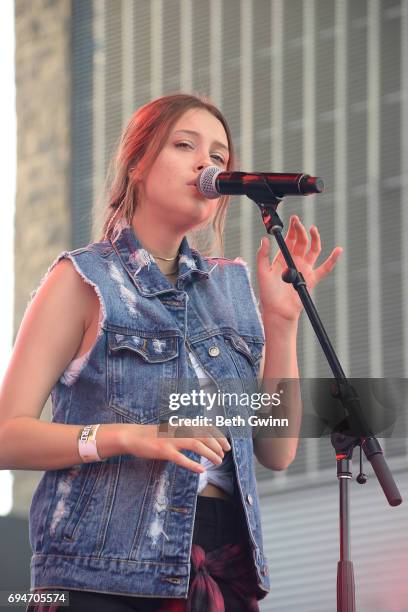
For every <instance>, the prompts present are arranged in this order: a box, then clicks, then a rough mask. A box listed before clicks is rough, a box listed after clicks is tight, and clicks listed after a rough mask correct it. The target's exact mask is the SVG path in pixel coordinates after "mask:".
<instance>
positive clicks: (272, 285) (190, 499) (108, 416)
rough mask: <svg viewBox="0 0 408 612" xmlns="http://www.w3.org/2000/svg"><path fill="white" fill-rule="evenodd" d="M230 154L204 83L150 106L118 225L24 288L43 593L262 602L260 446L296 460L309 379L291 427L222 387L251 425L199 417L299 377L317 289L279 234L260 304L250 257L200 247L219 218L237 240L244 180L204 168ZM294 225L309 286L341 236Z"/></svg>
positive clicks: (6, 407) (264, 265)
mask: <svg viewBox="0 0 408 612" xmlns="http://www.w3.org/2000/svg"><path fill="white" fill-rule="evenodd" d="M234 163H235V162H234V153H233V143H232V140H231V134H230V130H229V128H228V125H227V122H226V120H225V119H224V117H223V116H222V114H221V113H220V111H219V110H218V109H217V108H215V107H214V106H213V105H212V104H211V103H210V102H209V101H208V100H207V99H201V98H199V97H196V96H191V95H185V94H176V95H170V96H165V97H162V98H159V99H157V100H154V101H152V102H150V103H148V104H146V105H145V106H143V107H142V108H140V109H139V110H138V111H136V112H135V113H134V115H133V116H132V117H131V119H130V122H129V124H128V126H127V127H126V129H125V131H124V133H123V135H122V138H121V141H120V144H119V148H118V150H117V153H116V155H115V158H114V166H113V168H114V172H113V175H112V180H111V182H110V188H109V191H108V198H107V208H106V216H105V221H104V227H103V235H102V236H101V237H100V240H99V241H98V242H94V243H92V244H89V245H87V246H85V247H83V248H80V249H77V250H75V251H71V252H64V253H62V254H61V255H60V256H59V257H58V258H57V260H56V261H55V262H54V263H53V264H52V266H51V267H50V269H49V270H48V273H47V274H46V275H45V277H44V279H43V281H42V283H41V285H40V287H39V289H38V290H37V291H36V293H35V295H34V296H33V299H32V300H31V302H30V304H29V305H28V307H27V310H26V313H25V316H24V318H23V321H22V324H21V327H20V330H19V333H18V336H17V339H16V343H15V346H14V351H13V355H12V359H11V362H10V365H9V368H8V370H7V373H6V376H5V378H4V381H3V384H2V387H1V393H0V467H1V468H2V469H32V470H44V471H45V473H44V475H43V477H42V479H41V481H40V483H39V485H38V487H37V489H36V491H35V494H34V497H33V500H32V504H31V509H30V541H31V546H32V550H33V556H32V561H31V589H32V591H33V592H35V593H36V594H38V596H40V595H43V596H44V597H43V601H42V602H40V601H38V603H32V604H30V606H29V607H28V610H56V609H58V606H59V603H58V601H54V602H53V603H52V604H51V599H49V600H48V601H46V598H45V595H46V594H56V595H58V594H61V592H63V591H64V592H68V594H69V600H70V607H69V610H74V611H76V612H77V611H78V612H79V611H80V612H82V611H83V610H93V609H95V610H99V611H101V612H103V611H109V612H125V611H130V610H137V611H141V612H146V611H150V610H155V611H160V610H161V611H165V610H173V611H176V610H180V611H181V610H194V611H195V612H196V611H199V610H203V611H205V612H208V611H210V612H211V611H213V612H215V611H222V610H226V611H227V612H228V611H230V612H231V611H233V612H238V611H240V610H242V611H245V612H248V611H251V610H253V611H256V610H258V609H259V608H258V603H257V601H258V600H259V599H262V598H263V597H265V596H266V594H267V593H268V591H269V576H268V566H267V561H266V559H265V556H264V551H263V543H262V531H261V522H260V518H261V517H260V510H259V501H258V495H257V488H256V481H255V473H254V455H255V457H256V458H257V460H258V461H259V462H260V463H261V464H262V465H263V466H265V467H266V468H268V469H271V470H284V469H286V468H287V467H288V465H289V464H290V463H291V461H292V460H293V458H294V456H295V453H296V447H297V435H298V433H299V427H300V418H301V417H300V410H301V406H300V398H299V394H298V393H297V392H296V389H295V388H294V389H293V390H292V392H291V394H290V401H288V402H287V403H286V404H285V407H284V408H285V416H286V417H287V419H288V420H289V423H290V431H291V435H290V437H289V436H279V435H276V436H271V435H263V436H262V435H261V432H260V431H259V432H258V431H254V430H253V429H252V428H251V427H249V426H248V417H249V416H250V414H251V413H253V410H251V407H248V406H244V405H241V404H240V403H239V402H236V403H235V405H233V406H220V405H219V401H218V400H219V397H218V396H217V397H218V399H217V402H218V409H221V412H222V411H223V414H224V416H225V417H229V418H230V419H231V421H230V422H232V420H233V419H232V417H233V416H235V417H238V416H239V417H241V418H242V422H244V423H245V425H244V426H242V425H240V424H236V423H235V422H234V423H232V424H230V425H228V421H227V418H225V423H227V424H226V426H225V427H215V425H214V424H213V423H211V422H209V421H206V422H204V419H203V421H202V423H200V424H199V425H198V426H193V425H191V424H190V425H189V423H191V421H188V420H187V419H192V418H194V417H197V416H202V417H204V416H210V415H211V410H209V408H210V406H209V405H207V404H206V402H205V401H202V398H203V397H205V398H208V397H211V396H215V395H217V393H218V391H219V390H220V389H226V388H227V389H228V390H229V391H230V392H231V391H234V392H235V393H238V394H239V393H242V392H244V391H245V390H247V389H249V388H255V389H258V388H262V389H263V390H265V389H266V390H270V391H272V383H271V381H273V380H281V379H297V378H298V369H297V361H296V335H297V327H298V319H299V315H300V313H301V303H300V300H299V298H298V296H297V293H296V291H294V290H293V288H292V286H290V285H288V284H286V283H284V282H283V281H282V279H281V276H282V272H283V271H284V269H285V264H284V261H283V259H282V257H281V256H280V255H278V256H276V257H275V258H274V260H273V261H272V263H270V260H269V241H268V239H267V238H266V237H265V238H264V239H263V240H262V242H261V246H260V248H259V250H258V255H257V274H258V282H259V306H260V311H258V309H257V305H256V302H255V300H254V295H253V292H252V289H251V285H250V282H249V277H248V272H247V269H246V266H245V264H244V262H243V261H242V260H240V259H239V258H237V259H235V260H229V259H225V258H222V257H212V256H210V255H211V253H214V249H213V250H212V251H210V252H208V253H207V255H205V254H204V253H205V250H204V249H201V251H200V250H198V249H196V248H193V245H194V244H196V243H195V242H194V241H195V240H197V237H199V236H201V237H202V235H203V233H204V232H207V234H208V235H209V236H210V238H211V240H212V247H214V248H215V247H217V248H218V252H222V230H223V226H224V220H225V215H226V210H227V204H228V198H227V197H226V196H222V197H220V198H219V199H212V200H209V199H206V198H205V197H204V196H203V195H201V193H200V192H199V191H198V190H197V188H196V186H195V180H196V178H197V176H198V175H199V174H200V172H201V171H202V170H203V168H205V167H206V166H210V165H211V166H218V167H219V168H220V169H224V170H226V169H228V170H230V169H234ZM286 242H287V244H288V247H289V248H290V250H291V253H292V255H293V257H294V259H295V262H296V264H297V265H298V267H299V269H300V271H301V272H302V274H303V275H304V277H305V279H306V282H307V285H308V287H309V289H312V288H313V287H314V286H315V285H316V284H317V283H318V282H319V281H320V280H321V279H322V278H323V277H324V276H325V275H326V274H328V273H329V272H330V270H331V269H332V268H333V266H334V265H335V262H336V260H337V258H338V256H339V255H340V252H341V248H339V247H337V248H336V249H334V250H333V252H332V253H331V255H330V256H329V257H328V259H327V260H326V261H325V262H324V263H323V264H321V265H320V266H319V267H316V265H315V264H316V260H317V258H318V257H319V254H320V251H321V246H320V238H319V233H318V230H317V229H316V227H312V228H311V229H310V239H309V237H308V234H307V232H306V230H305V228H304V226H303V225H302V223H301V222H300V221H299V219H298V218H297V217H292V218H291V220H290V224H289V229H288V233H287V236H286ZM210 247H211V245H210ZM268 385H269V386H268ZM269 387H270V388H269ZM194 390H195V395H193V391H194ZM198 390H199V391H202V392H203V393H199V392H198ZM50 393H51V397H52V422H51V423H48V422H45V421H40V419H39V417H40V415H41V412H42V409H43V406H44V404H45V402H46V400H47V398H48V396H49V395H50ZM183 394H184V395H183ZM186 397H187V398H189V397H190V398H191V401H185V398H186ZM183 398H184V399H183ZM197 398H199V400H200V401H193V399H197ZM176 399H177V401H179V409H174V406H173V405H171V401H173V402H174V401H175V400H176ZM270 410H271V407H266V408H265V407H263V409H262V411H263V412H264V413H265V414H266V413H269V412H270ZM175 415H177V417H181V416H182V417H183V419H184V420H183V421H182V420H181V419H180V421H179V424H178V426H173V425H171V417H172V416H175ZM248 428H249V431H250V434H248ZM61 609H64V608H61Z"/></svg>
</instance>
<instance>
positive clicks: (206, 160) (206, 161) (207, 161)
mask: <svg viewBox="0 0 408 612" xmlns="http://www.w3.org/2000/svg"><path fill="white" fill-rule="evenodd" d="M212 165H213V163H212V160H211V158H210V156H208V157H207V156H203V157H201V158H200V160H199V161H197V163H196V171H197V172H201V171H202V170H204V168H207V167H208V166H212Z"/></svg>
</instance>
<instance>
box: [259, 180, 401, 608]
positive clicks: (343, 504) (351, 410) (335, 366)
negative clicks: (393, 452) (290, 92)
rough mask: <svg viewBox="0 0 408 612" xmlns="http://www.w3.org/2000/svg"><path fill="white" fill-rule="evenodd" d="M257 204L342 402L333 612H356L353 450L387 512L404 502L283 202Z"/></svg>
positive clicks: (336, 441)
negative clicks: (320, 308) (293, 242)
mask: <svg viewBox="0 0 408 612" xmlns="http://www.w3.org/2000/svg"><path fill="white" fill-rule="evenodd" d="M268 189H269V187H268ZM261 198H262V202H261V201H259V199H255V197H252V198H251V199H252V200H253V201H254V202H255V203H256V204H257V206H258V208H259V209H260V211H261V214H262V220H263V222H264V225H265V227H266V231H267V233H268V234H273V235H274V236H275V239H276V242H277V243H278V246H279V249H280V250H281V253H282V255H283V257H284V259H285V261H286V264H287V266H288V269H287V270H286V271H285V272H284V273H283V274H282V279H283V280H284V281H285V282H286V283H291V284H292V285H293V287H294V289H296V291H297V292H298V295H299V298H300V300H301V301H302V304H303V306H304V309H305V311H306V314H307V316H308V318H309V320H310V323H311V324H312V327H313V329H314V331H315V334H316V336H317V338H318V340H319V342H320V345H321V347H322V349H323V352H324V354H325V356H326V359H327V361H328V363H329V366H330V369H331V371H332V372H333V375H334V377H335V379H336V382H333V384H332V386H331V390H330V393H331V395H332V396H333V397H336V398H337V399H338V400H339V401H340V402H341V404H342V406H343V409H344V412H345V415H346V416H345V418H344V419H343V420H342V421H341V422H340V423H339V424H338V425H336V426H335V427H334V429H333V432H332V434H331V443H332V445H333V447H334V449H335V452H336V462H337V478H338V480H339V496H340V504H339V511H340V522H339V524H340V560H339V562H338V564H337V612H355V606H356V604H355V588H354V570H353V563H352V561H351V553H350V525H349V521H350V501H349V489H348V484H349V480H350V479H351V478H352V473H351V470H350V461H351V460H352V456H353V450H354V448H355V447H356V446H359V447H360V461H361V457H362V454H361V449H362V450H363V451H364V453H365V455H366V457H367V459H368V460H369V461H370V462H371V465H372V467H373V470H374V472H375V474H376V476H377V478H378V481H379V483H380V485H381V487H382V489H383V491H384V494H385V496H386V498H387V500H388V503H389V504H390V505H391V506H398V505H399V504H400V503H401V502H402V497H401V494H400V492H399V491H398V488H397V485H396V483H395V481H394V478H393V476H392V474H391V472H390V469H389V468H388V465H387V463H386V461H385V459H384V455H383V451H382V449H381V446H380V444H379V442H378V440H377V439H376V438H375V437H374V435H373V434H372V432H371V430H370V427H369V426H368V425H367V422H366V420H365V418H364V413H363V411H362V409H361V405H360V400H359V397H358V394H357V392H356V391H355V389H354V388H353V387H352V385H351V384H350V383H349V382H348V380H347V378H346V375H345V373H344V371H343V369H342V367H341V364H340V361H339V359H338V357H337V355H336V353H335V351H334V348H333V346H332V344H331V342H330V340H329V337H328V335H327V333H326V330H325V329H324V326H323V323H322V322H321V320H320V317H319V315H318V312H317V310H316V307H315V305H314V303H313V301H312V299H311V297H310V294H309V292H308V290H307V287H306V283H305V279H304V277H303V276H302V274H301V273H300V272H299V271H298V269H297V268H296V265H295V263H294V261H293V259H292V256H291V254H290V252H289V249H288V247H287V246H286V243H285V240H284V238H283V237H282V230H283V223H282V221H281V219H280V218H279V215H278V213H277V211H276V210H277V207H278V204H279V203H280V202H281V201H282V199H283V197H282V196H278V195H276V194H274V193H272V192H271V195H270V196H265V195H262V196H261ZM360 465H361V463H360ZM361 471H362V470H361ZM357 480H358V482H359V483H360V484H363V483H364V482H365V480H366V478H365V476H364V474H362V473H360V474H359V477H358V478H357Z"/></svg>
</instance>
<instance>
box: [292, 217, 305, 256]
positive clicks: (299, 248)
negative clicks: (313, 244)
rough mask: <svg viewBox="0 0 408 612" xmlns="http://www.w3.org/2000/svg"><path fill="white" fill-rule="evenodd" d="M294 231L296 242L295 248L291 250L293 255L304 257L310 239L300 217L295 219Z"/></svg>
mask: <svg viewBox="0 0 408 612" xmlns="http://www.w3.org/2000/svg"><path fill="white" fill-rule="evenodd" d="M293 226H294V230H295V232H296V238H295V240H294V244H293V248H292V249H291V251H292V255H295V256H299V257H304V256H305V254H306V250H307V245H308V244H309V238H308V235H307V231H306V228H305V226H304V225H303V223H301V221H300V219H299V217H295V220H294V222H293Z"/></svg>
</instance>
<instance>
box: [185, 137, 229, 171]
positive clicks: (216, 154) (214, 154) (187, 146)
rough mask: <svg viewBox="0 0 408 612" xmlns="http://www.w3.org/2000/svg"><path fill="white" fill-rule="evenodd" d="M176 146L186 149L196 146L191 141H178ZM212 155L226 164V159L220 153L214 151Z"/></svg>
mask: <svg viewBox="0 0 408 612" xmlns="http://www.w3.org/2000/svg"><path fill="white" fill-rule="evenodd" d="M175 146H176V147H178V148H180V149H186V148H187V149H193V148H194V146H193V145H192V144H191V143H190V142H176V145H175ZM211 157H212V158H213V159H216V160H217V162H218V163H219V164H221V165H224V166H225V159H224V158H223V157H222V156H221V155H218V153H213V154H212V155H211Z"/></svg>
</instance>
